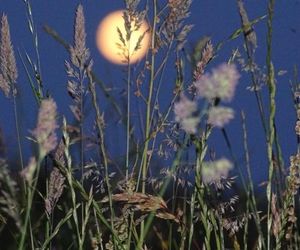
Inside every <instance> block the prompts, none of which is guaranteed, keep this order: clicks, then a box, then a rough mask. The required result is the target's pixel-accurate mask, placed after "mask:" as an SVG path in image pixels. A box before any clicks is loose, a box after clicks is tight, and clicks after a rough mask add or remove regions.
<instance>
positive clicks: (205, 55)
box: [193, 40, 214, 81]
mask: <svg viewBox="0 0 300 250" xmlns="http://www.w3.org/2000/svg"><path fill="white" fill-rule="evenodd" d="M213 53H214V47H213V45H212V43H211V41H210V40H208V42H207V43H206V45H205V47H204V49H203V50H202V52H201V59H200V61H199V62H197V65H196V69H195V70H194V73H193V75H194V81H197V80H199V79H200V77H201V76H202V75H203V74H204V69H205V67H206V65H207V64H208V63H209V61H210V60H211V59H212V57H213Z"/></svg>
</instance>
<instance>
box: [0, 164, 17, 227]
mask: <svg viewBox="0 0 300 250" xmlns="http://www.w3.org/2000/svg"><path fill="white" fill-rule="evenodd" d="M18 193H19V189H18V186H17V183H16V181H15V180H14V179H13V178H12V177H11V175H10V172H9V169H8V166H7V164H6V162H5V160H3V159H0V217H1V218H0V224H2V223H1V220H4V221H2V222H4V223H5V222H6V218H7V217H10V218H12V219H13V220H14V222H15V225H16V227H17V228H18V229H21V209H20V204H19V203H18V196H17V194H18ZM1 226H2V225H1ZM10 230H11V229H10Z"/></svg>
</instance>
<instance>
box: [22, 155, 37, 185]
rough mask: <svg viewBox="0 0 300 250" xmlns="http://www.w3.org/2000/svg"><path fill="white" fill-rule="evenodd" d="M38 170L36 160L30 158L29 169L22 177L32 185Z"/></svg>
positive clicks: (27, 168) (24, 170)
mask: <svg viewBox="0 0 300 250" xmlns="http://www.w3.org/2000/svg"><path fill="white" fill-rule="evenodd" d="M36 169H37V162H36V159H35V157H30V159H29V162H28V165H27V167H26V168H24V169H23V170H22V171H21V173H20V175H21V177H22V178H24V179H25V180H26V181H27V182H28V183H29V184H30V185H31V183H32V180H33V176H34V173H35V170H36Z"/></svg>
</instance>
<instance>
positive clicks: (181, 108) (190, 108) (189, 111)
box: [174, 94, 199, 134]
mask: <svg viewBox="0 0 300 250" xmlns="http://www.w3.org/2000/svg"><path fill="white" fill-rule="evenodd" d="M196 111H197V103H196V102H195V101H190V100H189V99H188V98H187V97H186V96H185V95H184V94H182V95H181V96H180V100H179V102H176V103H175V104H174V113H175V121H176V122H179V124H180V126H181V128H182V129H183V130H184V131H185V132H186V133H189V134H195V133H196V131H197V126H198V124H199V117H195V116H194V113H195V112H196Z"/></svg>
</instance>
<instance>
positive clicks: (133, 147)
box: [0, 0, 300, 250]
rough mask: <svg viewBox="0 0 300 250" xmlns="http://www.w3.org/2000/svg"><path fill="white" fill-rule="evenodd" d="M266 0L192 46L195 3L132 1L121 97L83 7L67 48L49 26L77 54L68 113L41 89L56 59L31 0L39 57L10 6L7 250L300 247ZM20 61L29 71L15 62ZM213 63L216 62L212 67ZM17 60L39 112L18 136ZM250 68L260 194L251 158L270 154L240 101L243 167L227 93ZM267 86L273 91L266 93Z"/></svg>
mask: <svg viewBox="0 0 300 250" xmlns="http://www.w3.org/2000/svg"><path fill="white" fill-rule="evenodd" d="M143 3H144V2H143ZM267 3H268V7H267V9H266V15H264V16H261V17H258V18H256V19H254V20H250V19H249V17H248V14H247V8H246V6H245V5H244V3H243V1H241V0H237V1H236V4H237V12H238V14H239V15H240V24H238V25H237V29H236V30H233V31H232V34H229V36H228V37H229V38H228V39H226V40H224V41H220V42H219V43H218V44H214V43H213V42H212V41H211V39H209V38H207V37H205V38H203V39H202V40H201V41H200V42H199V43H198V45H197V46H195V48H194V50H193V51H192V52H191V53H188V52H187V51H188V50H185V49H184V48H185V47H188V46H187V43H186V42H187V39H188V34H189V32H190V31H191V30H192V29H193V25H192V24H190V23H189V15H190V12H191V9H192V6H193V3H192V1H191V0H169V1H167V2H161V1H157V0H152V1H145V5H144V6H143V7H142V3H140V1H139V0H125V1H124V15H123V18H124V28H125V30H126V32H125V34H122V32H121V29H118V30H117V31H116V32H118V34H119V38H120V50H121V51H120V54H121V55H122V56H123V57H124V58H123V61H124V69H125V71H126V86H125V87H124V89H125V90H126V98H125V99H126V100H125V101H126V106H125V107H123V106H122V102H121V101H118V98H119V97H118V96H116V95H115V94H114V93H112V92H110V90H109V88H108V87H107V85H106V83H105V82H104V81H102V80H100V78H99V77H97V72H96V71H94V68H93V61H92V56H91V55H90V50H89V48H88V46H87V42H86V36H87V34H88V32H86V29H85V16H84V7H85V6H84V5H79V6H78V7H77V9H76V11H75V15H74V20H75V21H74V37H73V42H72V43H70V44H68V43H67V42H66V40H65V39H67V38H65V37H62V36H61V35H60V34H58V33H57V32H56V31H55V29H54V28H52V27H49V26H45V27H44V31H45V32H46V33H47V34H49V37H48V38H49V39H54V40H55V41H57V46H58V47H59V46H62V47H64V48H65V49H66V50H67V52H68V55H69V57H68V58H66V62H65V72H66V75H67V77H68V82H67V83H66V86H65V87H66V90H67V92H68V94H69V97H70V99H69V100H68V102H70V103H71V105H70V110H71V112H70V114H71V117H73V120H71V119H68V118H67V117H70V116H68V115H70V114H68V113H66V114H59V113H58V110H59V107H57V104H56V102H55V96H53V95H52V94H51V90H49V92H50V94H49V93H46V92H45V90H44V88H43V81H44V79H43V78H42V73H41V72H42V66H43V65H46V63H47V62H46V61H41V57H40V48H39V39H38V38H39V34H38V31H37V29H36V25H35V22H34V18H33V17H34V13H33V11H32V8H31V3H30V1H29V0H26V1H24V4H25V5H24V7H25V12H26V14H27V22H28V24H29V32H30V34H31V36H32V39H33V49H34V50H33V51H34V54H33V55H29V54H28V53H27V52H26V51H18V52H19V53H18V54H19V58H17V60H16V58H15V53H14V47H13V45H12V44H15V43H14V41H11V37H10V31H9V24H8V19H7V16H6V15H3V17H2V22H1V36H0V88H1V90H2V92H3V94H4V96H5V97H7V98H13V100H14V102H13V104H14V110H15V122H16V133H17V138H18V140H17V143H18V150H19V161H20V162H19V165H20V166H21V168H20V169H18V170H17V173H14V172H13V170H12V168H10V166H8V164H7V162H9V160H10V159H6V158H5V157H4V156H3V157H2V158H1V159H0V223H1V227H0V232H1V235H0V239H1V241H3V247H4V248H5V249H124V250H125V249H139V250H141V249H143V250H146V249H169V250H170V249H180V250H184V249H208V250H209V249H218V250H222V249H267V250H269V249H278V250H279V249H299V244H300V236H299V222H298V221H297V213H299V195H298V191H299V187H300V156H299V147H298V149H295V154H294V155H292V156H290V162H289V166H288V167H287V168H285V166H284V162H283V152H284V150H282V149H281V145H280V143H279V138H278V135H279V131H277V126H276V122H275V116H276V105H277V103H276V101H277V100H276V85H277V82H276V79H275V78H276V75H275V68H276V65H273V62H272V53H274V52H273V51H272V42H273V36H272V33H273V30H274V29H276V27H273V17H274V12H276V5H275V1H274V0H269V1H267ZM10 18H13V17H10ZM133 20H134V22H133ZM144 20H147V21H148V23H149V27H150V28H149V30H148V31H147V32H149V34H150V37H151V39H150V45H149V50H148V54H147V56H146V59H144V60H141V61H140V62H139V64H138V65H132V64H131V61H130V56H131V55H130V54H129V52H130V51H131V50H130V47H129V46H134V48H135V50H134V52H133V53H135V52H136V51H137V50H138V49H139V47H140V43H141V41H142V40H143V39H144V38H145V34H142V35H141V37H140V39H139V40H138V42H137V44H135V45H132V44H130V39H131V35H132V32H133V31H134V30H135V29H138V27H139V26H140V24H141V23H142V21H144ZM258 22H261V24H264V25H266V27H267V34H266V38H267V42H266V45H267V46H266V51H265V55H266V67H267V72H266V75H265V76H266V77H263V78H262V77H261V75H262V74H263V68H264V67H263V65H258V64H257V62H256V58H255V55H256V48H257V46H258V45H259V44H257V34H256V33H255V30H254V27H253V26H254V25H255V24H256V23H258ZM71 28H72V25H71V22H70V29H71ZM237 38H241V39H240V41H241V44H240V46H239V48H237V49H235V50H233V52H232V54H228V55H227V58H225V59H223V60H222V61H221V60H220V58H219V57H218V55H219V53H220V50H222V48H223V46H224V45H225V44H229V45H230V44H231V42H232V40H234V39H237ZM19 60H20V62H21V65H22V66H23V67H19V68H18V70H17V64H16V61H17V62H18V61H19ZM212 62H213V63H214V64H215V65H216V66H214V67H212V66H211V65H212ZM168 68H173V69H174V70H173V73H174V75H173V76H172V77H170V76H169V75H167V74H166V69H168ZM21 70H24V72H25V75H26V77H27V81H28V82H29V84H30V87H31V89H32V92H33V96H34V98H35V101H36V103H37V106H38V108H39V111H38V114H37V124H36V126H35V128H34V129H32V128H31V130H30V133H29V135H28V134H26V135H22V133H21V132H20V131H21V130H20V129H19V123H18V119H19V117H18V112H17V108H18V107H17V105H18V103H17V102H16V97H17V95H19V92H18V91H17V85H16V83H17V82H18V79H17V78H18V74H17V72H18V71H21ZM44 70H47V68H46V67H45V69H44ZM139 70H140V73H139V74H136V72H137V71H139ZM242 74H243V75H244V74H245V75H246V74H249V77H250V79H251V81H252V86H251V88H252V90H253V92H249V95H251V94H253V95H254V96H255V100H256V104H257V112H258V116H259V117H260V122H261V124H262V130H263V133H264V135H265V139H266V140H265V142H264V145H265V148H266V155H264V157H265V158H266V159H267V160H268V164H267V165H266V166H265V167H266V169H267V170H268V180H267V185H266V187H265V189H266V192H263V193H259V192H258V191H257V183H256V182H255V180H254V179H253V173H252V171H253V170H252V167H253V165H252V160H253V159H255V158H256V157H262V156H257V155H252V154H251V153H250V150H249V145H248V144H249V142H248V138H249V130H248V129H249V128H248V126H247V124H248V122H249V119H250V118H249V117H248V115H247V113H246V112H244V111H241V119H240V128H241V131H242V134H240V135H237V136H239V138H240V139H241V141H243V150H244V159H245V164H244V165H245V167H243V165H242V164H239V163H238V161H237V159H236V156H235V152H234V150H233V149H234V146H233V145H232V144H231V137H230V133H228V131H227V127H229V126H231V125H230V122H231V120H232V119H233V118H234V117H235V116H236V119H239V118H238V116H237V115H236V113H237V112H236V111H235V110H234V109H233V107H232V104H231V101H232V100H233V99H234V96H235V94H236V87H237V85H238V83H239V81H240V78H241V77H242ZM295 75H296V74H295ZM165 81H169V82H170V81H173V86H172V87H171V88H172V89H166V88H164V87H163V85H164V82H165ZM134 83H136V86H134ZM291 86H292V87H291V92H292V93H293V98H294V100H291V101H294V103H295V110H296V115H295V118H294V120H295V135H290V136H291V138H293V137H295V138H296V139H297V140H298V146H299V138H300V111H299V110H300V104H299V103H300V97H299V96H300V94H299V85H298V79H295V80H294V81H293V82H292V84H291ZM265 89H266V91H267V93H268V96H267V100H264V95H263V93H262V91H264V90H265ZM167 91H168V93H167ZM4 96H1V98H5V97H4ZM165 96H167V98H165ZM162 98H165V100H164V101H162ZM134 104H137V105H138V107H135V105H134ZM165 104H167V105H165ZM266 104H267V106H264V105H266ZM105 105H109V106H110V107H111V108H112V109H111V110H112V111H111V112H114V113H115V114H117V117H118V118H119V120H120V121H121V123H120V124H121V127H122V131H125V136H124V138H125V139H124V140H123V139H120V140H119V142H118V143H119V144H120V145H122V146H123V147H122V146H121V148H123V149H124V152H123V153H122V156H120V157H116V156H115V154H114V152H113V150H114V149H113V148H110V147H109V146H108V145H109V140H110V138H111V135H110V134H109V133H108V132H107V131H108V129H107V126H115V124H114V122H113V121H111V119H109V118H110V114H108V112H107V111H106V110H105V108H104V106H105ZM241 105H242V104H241ZM137 110H140V111H141V114H142V115H141V116H140V119H139V122H136V120H137V119H133V115H134V112H137ZM88 128H89V129H88ZM91 128H92V129H91ZM114 128H115V129H118V128H119V126H115V127H114ZM139 131H142V132H141V133H140V132H139ZM219 132H221V133H219ZM215 134H219V136H223V137H224V140H225V142H226V146H227V147H228V148H227V149H226V150H228V151H229V152H230V154H229V157H228V158H226V157H224V156H223V155H226V154H225V150H224V152H218V151H217V152H216V151H215V150H213V148H212V147H211V145H210V140H211V137H212V136H214V135H215ZM25 136H26V138H27V139H29V140H31V142H32V145H34V146H35V147H36V149H37V150H36V152H35V153H32V156H31V157H30V159H29V161H28V164H27V165H26V166H23V165H24V164H23V149H22V143H21V142H22V140H23V139H24V138H25ZM0 146H1V147H2V146H3V145H0ZM233 168H238V170H239V171H235V172H234V171H233ZM234 173H237V176H234ZM239 183H241V184H239ZM239 185H240V186H239ZM262 200H263V201H262ZM4 244H5V245H4Z"/></svg>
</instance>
